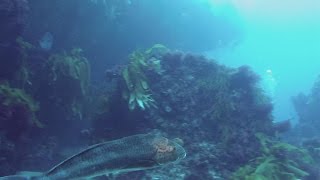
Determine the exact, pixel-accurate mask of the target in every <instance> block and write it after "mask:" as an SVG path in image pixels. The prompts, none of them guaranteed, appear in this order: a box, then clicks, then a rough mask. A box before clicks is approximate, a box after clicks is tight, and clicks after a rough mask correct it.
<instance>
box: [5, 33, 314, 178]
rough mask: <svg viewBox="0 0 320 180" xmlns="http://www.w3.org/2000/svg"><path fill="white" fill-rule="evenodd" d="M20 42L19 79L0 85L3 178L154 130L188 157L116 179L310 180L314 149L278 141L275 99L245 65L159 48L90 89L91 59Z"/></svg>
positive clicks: (108, 72) (74, 51)
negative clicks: (233, 65) (83, 149)
mask: <svg viewBox="0 0 320 180" xmlns="http://www.w3.org/2000/svg"><path fill="white" fill-rule="evenodd" d="M17 42H19V43H18V44H19V48H20V50H21V52H22V54H23V56H22V57H23V61H22V62H23V63H22V64H21V67H22V69H23V71H21V70H20V72H24V73H22V74H23V76H15V78H7V79H5V80H3V83H2V84H1V85H0V105H1V106H0V121H1V123H2V124H4V125H5V126H1V127H2V128H1V129H0V132H1V141H0V142H1V144H2V145H1V146H0V152H2V153H1V155H0V166H1V167H5V168H2V169H1V170H0V174H1V175H6V174H13V173H15V172H16V171H20V170H30V168H31V169H37V170H38V171H39V170H46V169H47V168H49V167H50V166H52V165H54V164H55V163H57V162H59V161H61V160H63V159H64V158H67V157H68V156H70V155H72V153H73V152H76V151H78V150H79V148H74V149H72V148H71V147H78V146H86V145H89V144H94V143H99V142H103V141H107V140H110V139H115V138H118V137H123V136H127V135H132V134H137V133H149V132H156V133H161V134H163V135H165V136H167V137H177V138H180V139H181V143H182V142H183V144H184V147H185V149H186V151H187V158H186V159H184V160H182V161H181V162H180V163H179V164H172V165H169V166H166V167H164V168H161V169H155V170H149V171H141V172H132V173H129V174H120V175H118V176H116V177H114V178H116V179H151V178H154V177H157V178H160V179H181V180H182V179H184V180H189V179H200V180H201V179H206V180H208V179H246V180H247V179H255V178H260V179H270V178H271V179H272V178H273V179H283V178H284V179H290V178H291V179H292V178H305V177H311V176H314V173H313V172H311V171H312V169H311V168H310V165H312V164H313V163H314V158H315V157H316V156H314V153H315V152H314V151H311V150H314V148H312V147H313V145H314V144H316V143H314V142H310V143H309V144H307V145H306V146H305V147H306V148H307V149H301V148H300V147H299V148H298V147H295V146H293V145H290V144H286V143H283V142H281V141H279V138H277V134H278V133H279V132H278V129H277V128H276V127H277V126H275V124H274V123H273V122H272V120H273V118H272V114H271V113H272V108H273V106H272V104H271V100H270V99H269V98H268V97H267V96H266V95H265V94H264V92H263V90H262V89H261V88H260V86H259V80H260V78H259V76H258V75H257V74H255V73H254V72H253V71H252V70H251V69H250V67H247V66H242V67H239V68H230V67H226V66H224V65H221V64H219V63H217V62H216V61H215V60H212V59H207V58H206V57H204V56H200V55H194V54H189V53H184V52H179V51H172V50H170V49H168V48H166V47H165V46H163V45H160V44H156V45H154V46H153V47H151V48H149V49H146V50H138V51H134V52H133V53H131V54H130V55H129V56H128V62H127V63H125V64H122V65H116V66H114V67H113V68H111V69H108V70H106V76H105V80H104V81H103V82H98V83H91V82H90V74H91V69H90V64H89V61H90V60H88V59H87V58H86V57H85V56H84V53H83V51H82V50H81V49H79V48H74V49H71V50H70V51H66V52H58V53H57V52H55V53H53V52H50V51H43V50H41V49H37V48H35V47H34V46H33V45H31V44H29V43H27V42H25V41H23V40H22V39H19V40H18V41H17ZM21 77H23V78H21ZM16 112H18V113H16ZM17 114H18V115H19V116H17ZM22 116H23V117H22ZM308 148H309V149H308ZM18 149H24V151H23V152H21V151H18ZM26 154H27V155H26ZM308 165H309V166H308ZM28 168H29V169H28Z"/></svg>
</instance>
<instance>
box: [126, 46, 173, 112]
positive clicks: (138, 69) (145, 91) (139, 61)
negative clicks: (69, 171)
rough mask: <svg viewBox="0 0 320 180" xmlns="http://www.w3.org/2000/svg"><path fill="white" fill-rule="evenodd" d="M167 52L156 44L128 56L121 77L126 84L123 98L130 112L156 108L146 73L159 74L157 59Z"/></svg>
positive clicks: (159, 67)
mask: <svg viewBox="0 0 320 180" xmlns="http://www.w3.org/2000/svg"><path fill="white" fill-rule="evenodd" d="M167 51H168V49H167V48H166V47H165V46H163V45H160V44H156V45H154V46H153V47H152V48H150V49H148V50H146V51H145V52H140V51H135V52H133V53H132V54H131V55H130V56H129V64H128V65H127V66H126V67H125V68H124V70H123V71H122V77H123V79H124V81H125V84H126V88H125V90H124V91H123V97H124V99H126V100H127V101H128V106H129V109H130V110H134V109H136V107H139V108H140V109H142V110H145V109H146V108H150V107H157V106H156V104H155V101H154V99H153V98H152V94H151V91H150V88H149V82H148V81H149V80H148V78H147V73H148V72H147V71H153V72H155V73H157V74H161V72H162V70H161V64H160V60H159V59H158V58H159V57H160V56H161V54H163V53H165V52H167Z"/></svg>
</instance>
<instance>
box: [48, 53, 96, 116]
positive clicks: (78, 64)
mask: <svg viewBox="0 0 320 180" xmlns="http://www.w3.org/2000/svg"><path fill="white" fill-rule="evenodd" d="M47 66H48V68H49V72H50V73H49V78H50V84H52V85H53V87H52V88H53V89H54V93H55V95H54V96H56V98H58V99H60V100H61V101H63V102H64V104H65V105H68V106H69V107H70V109H71V110H72V111H73V113H74V114H79V115H80V116H81V109H82V101H83V100H84V99H85V97H86V94H87V92H88V88H89V83H90V64H89V62H88V60H87V59H86V58H85V57H84V56H83V55H82V50H81V49H80V48H74V49H72V50H71V52H70V53H66V52H64V53H61V54H55V55H52V56H51V57H50V58H49V61H48V65H47Z"/></svg>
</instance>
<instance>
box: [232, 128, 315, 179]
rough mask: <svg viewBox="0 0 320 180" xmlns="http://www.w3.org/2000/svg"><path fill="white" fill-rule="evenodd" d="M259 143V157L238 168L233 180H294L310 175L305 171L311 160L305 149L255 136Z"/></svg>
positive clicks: (263, 136) (258, 135)
mask: <svg viewBox="0 0 320 180" xmlns="http://www.w3.org/2000/svg"><path fill="white" fill-rule="evenodd" d="M256 137H257V138H258V139H259V142H260V143H261V147H260V150H261V153H262V154H261V156H259V157H257V158H255V159H254V160H252V161H251V162H250V163H248V164H247V165H245V166H243V167H241V168H239V169H238V170H237V171H236V172H235V173H234V175H233V178H232V179H235V180H267V179H274V180H295V179H301V178H306V177H308V176H309V175H310V174H309V173H308V172H307V169H305V167H306V165H307V164H312V163H313V159H312V158H311V156H310V155H309V153H308V151H306V150H305V149H300V148H298V147H295V146H293V145H290V144H287V143H283V142H279V141H273V140H271V139H270V138H268V137H267V136H265V135H263V134H260V133H258V134H256Z"/></svg>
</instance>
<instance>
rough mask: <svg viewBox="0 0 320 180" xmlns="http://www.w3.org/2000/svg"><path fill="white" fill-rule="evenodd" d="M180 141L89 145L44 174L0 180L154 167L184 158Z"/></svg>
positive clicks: (65, 179)
mask: <svg viewBox="0 0 320 180" xmlns="http://www.w3.org/2000/svg"><path fill="white" fill-rule="evenodd" d="M180 142H181V141H178V140H175V139H172V140H170V139H168V138H165V137H163V136H161V135H158V134H153V133H148V134H137V135H132V136H128V137H124V138H121V139H117V140H112V141H107V142H103V143H99V144H96V145H93V146H90V147H89V148H87V149H85V150H83V151H81V152H79V153H77V154H75V155H73V156H71V157H70V158H68V159H66V160H64V161H62V162H61V163H59V164H58V165H56V166H54V167H53V168H52V169H50V170H49V171H47V172H43V173H41V172H21V173H19V174H16V175H11V176H4V177H0V180H58V179H59V180H76V179H77V180H84V179H93V178H95V177H99V176H103V175H110V174H119V173H126V172H132V171H138V170H147V169H152V168H157V167H161V166H164V165H167V164H170V163H174V162H178V161H180V160H181V159H183V158H185V157H186V151H185V149H184V148H183V147H182V143H180Z"/></svg>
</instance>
